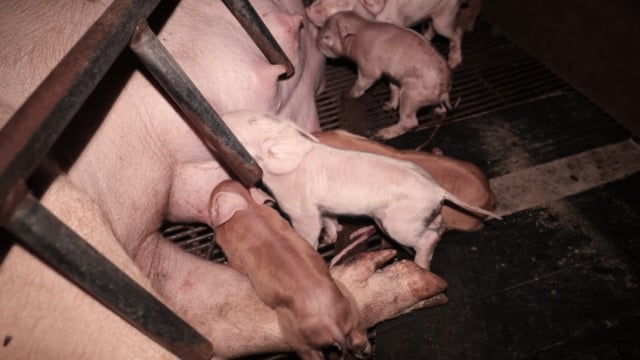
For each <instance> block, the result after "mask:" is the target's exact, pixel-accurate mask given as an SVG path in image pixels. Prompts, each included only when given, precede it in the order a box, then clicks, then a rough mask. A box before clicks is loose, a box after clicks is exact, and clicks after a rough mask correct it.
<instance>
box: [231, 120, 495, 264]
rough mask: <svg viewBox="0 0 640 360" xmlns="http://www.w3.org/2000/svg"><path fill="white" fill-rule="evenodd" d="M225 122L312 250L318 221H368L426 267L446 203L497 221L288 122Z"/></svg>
mask: <svg viewBox="0 0 640 360" xmlns="http://www.w3.org/2000/svg"><path fill="white" fill-rule="evenodd" d="M223 119H224V121H225V123H226V124H227V125H228V126H229V128H230V129H231V130H232V131H233V133H234V134H235V135H236V136H237V137H238V139H239V140H240V142H242V144H243V145H244V146H245V147H246V149H247V150H248V151H249V153H251V155H253V157H254V158H255V159H256V161H257V162H258V164H259V165H260V166H261V167H262V170H263V182H264V183H265V184H266V185H267V186H268V187H269V189H270V190H271V192H272V193H273V195H274V196H275V198H276V200H277V201H278V204H279V206H280V207H281V209H282V210H283V211H285V212H286V213H287V214H288V215H289V216H290V218H291V222H292V225H293V227H294V228H295V230H296V231H297V232H298V233H299V234H300V235H301V236H302V237H303V238H304V239H305V240H307V241H308V242H309V243H310V244H312V245H313V247H317V246H318V238H319V235H320V232H321V230H322V226H323V224H322V223H323V221H325V224H326V222H327V221H329V222H330V221H331V220H327V219H334V218H335V216H339V215H345V216H369V217H372V218H373V219H374V220H375V222H376V223H377V225H378V226H379V227H380V228H381V229H382V230H383V231H384V232H385V233H387V235H389V236H390V237H391V238H392V239H394V240H396V241H397V242H399V243H400V244H402V245H405V246H409V247H412V248H413V249H414V250H415V252H416V255H415V258H414V260H415V262H416V263H417V264H418V265H419V266H421V267H422V268H424V269H427V270H428V269H429V263H430V261H431V257H432V255H433V252H434V249H435V246H436V244H437V242H438V240H439V239H440V235H441V234H442V232H443V229H444V228H443V226H442V215H441V213H440V212H441V209H442V205H443V203H444V202H445V201H449V202H451V203H453V204H455V205H457V206H459V207H461V208H464V209H466V210H468V211H471V212H473V213H478V214H482V215H486V216H489V217H492V218H499V217H498V216H497V215H496V214H494V213H492V212H490V211H487V210H484V209H481V208H478V207H475V206H471V205H469V204H467V203H466V202H464V201H462V200H460V199H458V198H457V197H456V196H455V195H453V194H451V193H450V192H448V191H446V190H445V189H443V188H442V187H441V186H440V185H439V184H438V183H437V182H436V181H435V180H434V178H433V177H432V176H431V174H429V173H428V172H427V171H426V170H424V169H423V168H421V167H419V166H418V165H416V164H415V163H413V162H409V161H402V160H397V159H394V158H391V157H387V156H383V155H378V154H372V153H365V152H359V151H351V150H343V149H338V148H334V147H331V146H327V145H323V144H321V143H320V142H318V140H317V138H315V137H314V136H313V135H312V134H309V133H306V132H304V131H303V130H302V129H300V128H299V127H297V126H296V125H295V124H293V122H291V121H290V120H288V119H285V118H279V117H275V116H273V115H269V114H265V113H257V112H251V111H239V112H233V113H227V114H225V115H223ZM325 226H326V225H325Z"/></svg>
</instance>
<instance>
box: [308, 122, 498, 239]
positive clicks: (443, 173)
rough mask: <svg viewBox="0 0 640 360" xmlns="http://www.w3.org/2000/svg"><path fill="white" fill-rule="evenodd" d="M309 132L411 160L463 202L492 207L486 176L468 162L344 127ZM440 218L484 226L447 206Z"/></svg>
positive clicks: (454, 225) (448, 224)
mask: <svg viewBox="0 0 640 360" xmlns="http://www.w3.org/2000/svg"><path fill="white" fill-rule="evenodd" d="M313 135H314V136H315V137H316V138H318V140H319V141H320V142H321V143H323V144H325V145H329V146H333V147H336V148H340V149H345V150H356V151H363V152H368V153H374V154H378V155H384V156H389V157H392V158H395V159H398V160H405V161H411V162H413V163H415V164H416V165H418V166H420V167H421V168H423V169H425V170H426V171H428V172H429V174H431V176H433V178H434V179H435V180H436V181H437V182H438V184H440V186H442V187H443V188H445V189H446V190H447V191H449V192H450V193H452V194H454V195H455V196H456V197H457V198H459V199H461V200H463V201H464V202H466V203H467V204H471V205H473V206H477V207H481V208H483V209H488V210H493V209H494V208H495V206H496V195H495V193H494V192H493V190H492V189H491V185H490V184H489V180H488V179H487V176H486V175H485V174H484V173H483V172H482V170H480V168H479V167H477V166H476V165H474V164H472V163H470V162H466V161H462V160H459V159H455V158H452V157H449V156H445V155H443V154H439V155H437V154H432V153H427V152H424V151H417V150H401V149H396V148H394V147H391V146H388V145H384V144H381V143H379V142H377V141H374V140H370V139H367V138H364V137H361V136H358V135H355V134H351V133H349V132H346V131H344V130H332V131H318V132H315V133H313ZM445 205H446V204H445ZM442 222H443V225H444V227H445V228H446V229H451V230H458V231H476V230H480V229H481V228H482V227H483V226H484V222H483V221H482V219H481V218H479V217H478V216H474V215H473V214H469V213H468V212H465V211H462V210H461V209H458V208H454V207H451V206H444V207H443V208H442ZM326 231H327V229H326V228H325V232H326ZM336 237H337V234H328V237H327V240H329V241H332V240H334V239H335V238H336Z"/></svg>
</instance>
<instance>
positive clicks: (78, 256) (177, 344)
mask: <svg viewBox="0 0 640 360" xmlns="http://www.w3.org/2000/svg"><path fill="white" fill-rule="evenodd" d="M3 225H4V226H5V227H6V228H7V229H8V230H9V231H10V232H12V233H13V234H14V235H15V236H17V237H19V238H20V239H21V240H22V242H23V243H24V244H25V245H26V246H27V247H28V248H29V249H31V250H32V251H33V252H34V253H36V254H37V255H38V256H39V257H40V258H42V259H43V260H44V261H45V262H47V263H48V264H49V265H51V266H52V267H54V268H55V269H58V270H59V271H60V272H61V273H62V274H64V275H65V276H66V277H68V278H69V279H70V280H71V281H73V282H74V283H75V284H76V285H78V286H79V287H80V288H82V289H83V290H84V291H86V292H87V293H89V294H90V295H92V296H93V297H94V298H96V299H98V300H99V301H101V302H102V303H103V304H104V305H105V306H107V307H109V308H110V309H111V310H112V311H114V312H115V313H117V314H119V315H120V316H122V317H123V318H124V319H125V320H127V321H128V322H129V323H130V324H131V325H133V326H135V327H136V328H138V329H139V330H140V331H141V332H143V333H144V334H146V335H147V336H149V337H150V338H151V339H153V340H154V341H156V342H157V343H158V344H160V345H162V346H163V347H164V348H166V349H167V350H169V351H171V352H172V353H173V354H175V355H176V356H178V357H180V358H182V359H210V358H211V357H212V355H213V347H212V345H211V343H210V342H209V341H208V340H207V339H205V338H204V337H203V336H202V335H200V334H199V333H198V332H197V331H196V330H194V329H193V328H192V327H191V326H190V325H189V324H187V323H186V322H184V320H182V319H181V318H180V317H179V316H178V315H176V314H175V313H173V312H172V311H171V310H170V309H169V308H167V307H166V306H165V305H164V304H162V303H161V302H160V301H158V300H157V299H156V298H155V297H154V296H153V295H151V294H150V293H149V292H147V291H146V290H145V289H144V288H142V287H141V286H140V285H138V284H137V283H136V282H134V281H133V280H132V279H131V278H129V277H128V276H127V275H126V274H125V273H123V272H122V271H121V270H120V269H118V268H117V267H116V266H115V265H114V264H113V263H112V262H111V261H109V259H107V258H105V257H104V256H103V255H102V254H100V253H99V252H97V251H96V250H95V249H94V248H93V247H92V246H91V245H89V244H88V243H87V242H85V241H84V240H83V239H82V238H80V237H79V236H78V235H77V234H76V233H75V232H73V230H71V229H70V228H68V227H67V226H66V225H65V224H63V223H62V222H61V221H60V220H58V219H57V218H56V217H55V216H54V215H53V214H51V213H50V212H49V211H48V210H47V209H46V208H44V207H43V206H42V205H41V204H40V203H39V202H38V200H37V199H35V198H34V197H33V196H32V195H26V196H25V197H24V198H23V201H22V202H21V203H20V204H19V205H18V206H17V207H16V209H15V211H14V212H13V214H12V216H11V217H10V218H9V219H8V221H7V223H6V224H3Z"/></svg>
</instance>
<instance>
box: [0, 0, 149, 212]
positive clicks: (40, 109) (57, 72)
mask: <svg viewBox="0 0 640 360" xmlns="http://www.w3.org/2000/svg"><path fill="white" fill-rule="evenodd" d="M159 2H160V0H148V1H140V0H116V1H114V3H113V4H111V6H109V8H108V9H107V10H106V11H105V13H104V14H103V15H102V16H101V17H100V18H99V19H98V20H97V21H96V23H95V24H93V26H91V28H90V29H89V30H88V31H87V32H86V33H85V35H84V36H83V37H82V38H81V39H80V40H79V41H78V42H77V43H76V45H75V46H74V47H73V48H72V49H71V51H69V53H67V55H66V56H65V57H64V58H63V59H62V61H61V62H60V63H59V64H58V65H57V66H56V67H55V68H54V69H53V71H52V72H51V73H50V74H49V75H48V76H47V78H46V79H45V80H44V81H43V82H42V83H41V84H40V86H39V87H38V88H37V89H36V90H35V92H34V93H33V94H32V95H31V96H30V97H29V98H28V99H27V101H26V102H25V103H24V104H23V105H22V106H21V107H20V108H19V109H18V111H17V112H16V113H15V114H14V115H13V117H12V118H11V119H10V120H9V122H8V123H7V124H6V126H5V127H4V128H3V129H2V130H0V144H2V146H0V207H2V209H0V216H7V215H8V214H10V213H11V209H10V208H7V206H8V205H9V204H16V203H17V202H16V201H10V202H9V201H7V202H6V201H4V200H5V199H7V198H9V197H12V196H13V197H15V194H14V195H12V191H14V190H13V189H14V188H15V187H16V184H17V183H18V182H19V181H21V180H23V179H26V178H27V177H28V176H29V175H30V174H31V173H32V172H33V171H34V169H35V168H36V167H37V166H38V164H39V163H40V161H41V160H42V159H43V158H44V156H45V154H46V153H47V152H48V151H49V149H50V148H51V146H52V145H53V143H54V142H55V141H56V140H57V139H58V137H59V136H60V134H61V133H62V131H63V130H64V128H65V127H66V126H67V125H68V124H69V122H70V121H71V118H73V116H74V115H75V113H76V112H77V111H78V109H79V108H80V106H81V105H82V104H83V102H84V101H85V100H86V99H87V97H88V96H89V95H90V94H91V92H92V91H93V89H94V88H95V86H96V85H97V84H98V82H99V81H100V80H101V79H102V77H103V76H104V74H105V73H106V71H107V70H108V69H109V67H111V65H112V64H113V62H114V61H115V59H116V58H117V57H118V56H119V55H120V53H121V52H122V50H123V49H124V48H125V47H126V46H127V45H128V44H129V40H130V39H131V35H132V34H133V30H134V27H135V25H136V23H137V21H138V19H141V18H146V17H148V16H149V14H150V13H151V11H153V9H155V7H156V6H157V5H158V3H159Z"/></svg>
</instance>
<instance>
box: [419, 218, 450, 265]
mask: <svg viewBox="0 0 640 360" xmlns="http://www.w3.org/2000/svg"><path fill="white" fill-rule="evenodd" d="M443 231H444V227H443V226H442V215H438V216H437V217H436V218H435V219H434V220H433V222H432V223H431V224H430V225H429V227H428V228H427V229H426V230H425V232H424V234H423V236H422V238H421V239H420V240H418V242H417V243H416V246H415V248H414V249H415V251H416V255H415V258H414V261H415V263H416V264H418V265H419V266H420V267H421V268H423V269H425V270H429V265H430V264H431V259H432V258H433V253H434V251H435V249H436V245H437V244H438V241H440V236H441V235H442V233H443Z"/></svg>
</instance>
